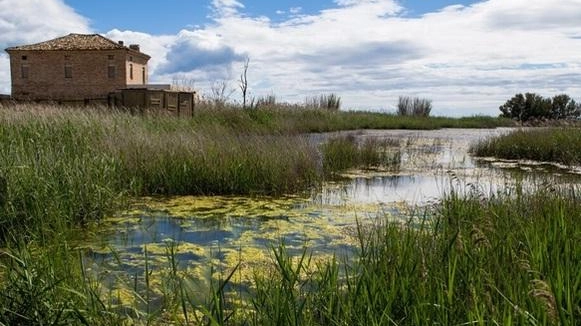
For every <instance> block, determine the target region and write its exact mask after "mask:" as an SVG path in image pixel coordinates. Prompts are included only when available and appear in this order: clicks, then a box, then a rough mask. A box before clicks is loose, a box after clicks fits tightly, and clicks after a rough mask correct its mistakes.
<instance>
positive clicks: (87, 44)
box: [6, 34, 145, 55]
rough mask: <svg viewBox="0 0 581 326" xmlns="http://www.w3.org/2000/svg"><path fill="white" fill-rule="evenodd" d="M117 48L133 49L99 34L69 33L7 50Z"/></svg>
mask: <svg viewBox="0 0 581 326" xmlns="http://www.w3.org/2000/svg"><path fill="white" fill-rule="evenodd" d="M116 49H127V50H130V51H133V50H131V49H129V48H128V47H125V46H123V45H121V44H119V43H117V42H114V41H112V40H110V39H108V38H106V37H103V36H101V35H99V34H69V35H67V36H63V37H58V38H55V39H53V40H49V41H45V42H40V43H35V44H29V45H21V46H14V47H10V48H8V49H6V51H11V50H14V51H16V50H29V51H57V50H116ZM134 52H136V51H134ZM142 54H143V53H142ZM144 55H145V54H144Z"/></svg>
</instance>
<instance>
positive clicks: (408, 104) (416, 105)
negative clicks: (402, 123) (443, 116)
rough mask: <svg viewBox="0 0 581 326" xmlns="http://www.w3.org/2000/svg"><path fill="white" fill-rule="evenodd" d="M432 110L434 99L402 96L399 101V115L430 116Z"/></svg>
mask: <svg viewBox="0 0 581 326" xmlns="http://www.w3.org/2000/svg"><path fill="white" fill-rule="evenodd" d="M431 111H432V100H429V99H426V98H419V97H411V96H400V97H399V100H398V103H397V114H398V115H399V116H414V117H428V116H430V112H431Z"/></svg>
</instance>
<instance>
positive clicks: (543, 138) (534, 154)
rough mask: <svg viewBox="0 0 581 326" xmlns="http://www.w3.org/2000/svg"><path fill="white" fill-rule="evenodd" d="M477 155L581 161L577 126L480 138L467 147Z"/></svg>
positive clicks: (570, 161)
mask: <svg viewBox="0 0 581 326" xmlns="http://www.w3.org/2000/svg"><path fill="white" fill-rule="evenodd" d="M470 151H471V152H472V153H473V154H475V155H477V156H495V157H498V158H503V159H516V160H520V159H526V160H536V161H545V162H557V163H563V164H568V165H578V164H581V129H579V128H540V129H523V130H518V131H514V132H512V133H510V134H506V135H502V136H498V137H495V138H491V139H488V140H484V141H481V142H480V143H478V144H476V145H474V146H473V147H472V148H471V150H470Z"/></svg>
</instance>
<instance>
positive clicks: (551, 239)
mask: <svg viewBox="0 0 581 326" xmlns="http://www.w3.org/2000/svg"><path fill="white" fill-rule="evenodd" d="M580 219H581V197H580V196H579V193H578V192H577V189H568V190H556V189H553V188H541V189H538V190H537V191H536V192H532V193H528V192H526V191H523V190H521V189H516V191H514V192H507V193H498V194H494V195H491V196H488V195H487V196H484V195H483V194H478V193H475V192H471V193H469V194H466V195H460V194H458V193H455V192H453V193H451V194H449V195H448V196H447V197H446V198H445V199H443V200H442V202H441V203H440V204H438V205H436V206H435V207H433V208H428V209H427V210H426V211H424V212H423V213H421V212H420V214H419V215H418V214H417V215H416V216H415V217H414V218H413V220H410V221H409V222H408V223H404V224H402V223H401V222H393V221H391V220H390V219H389V218H388V217H387V216H386V217H385V218H384V219H379V220H378V221H377V222H376V224H374V225H371V226H364V225H359V226H358V228H357V231H358V232H357V235H356V236H357V238H358V240H359V247H358V250H357V252H356V253H355V257H352V259H346V258H345V259H343V258H341V257H336V258H332V259H330V260H323V261H321V260H315V259H312V257H313V256H312V255H311V252H310V251H309V250H308V249H305V250H304V251H303V252H302V254H301V255H299V256H291V255H290V254H289V253H288V251H287V249H286V247H285V245H284V243H281V244H280V245H279V246H275V247H274V248H272V253H273V255H272V262H271V265H270V267H268V266H267V267H265V268H266V269H262V270H261V271H257V273H256V274H255V275H256V276H255V278H254V283H253V285H252V286H251V287H250V289H249V290H248V292H247V293H245V294H241V293H240V292H238V291H237V290H235V288H233V287H235V285H234V284H232V285H230V284H229V282H230V280H231V278H232V275H234V273H235V272H236V268H235V267H234V268H231V269H228V270H223V271H221V272H220V273H219V275H221V277H220V278H219V279H217V280H213V281H211V284H212V285H211V286H210V295H209V296H208V297H207V298H208V299H207V300H205V301H203V302H202V303H200V300H199V299H198V300H195V292H193V290H192V287H191V284H192V283H191V282H193V281H194V280H193V279H191V276H189V275H188V273H187V272H186V271H183V270H180V269H179V264H177V263H176V261H175V258H176V252H175V250H174V251H172V249H171V248H172V247H171V245H169V246H168V251H167V261H168V267H167V268H166V270H164V273H165V274H164V275H165V276H164V279H163V281H162V284H165V285H163V286H164V287H166V290H164V291H161V292H160V291H158V288H157V286H158V285H154V284H153V283H147V281H146V279H147V274H148V270H147V268H146V269H145V275H143V277H142V278H141V280H142V281H141V282H144V284H145V285H146V287H138V288H136V290H135V291H134V292H132V293H134V295H135V296H136V298H137V299H136V300H135V302H144V301H145V300H144V299H143V298H147V296H148V294H147V293H148V292H147V291H149V293H151V294H154V293H155V295H156V296H159V295H162V298H163V300H162V302H163V305H162V306H157V307H153V306H152V307H149V308H145V307H144V306H143V304H141V305H139V304H137V305H136V306H133V308H132V307H131V306H129V307H126V308H125V309H121V310H120V309H119V308H118V307H116V306H115V305H111V304H109V303H108V302H111V299H107V297H106V296H105V297H104V298H103V294H102V291H98V290H96V286H95V285H94V284H95V283H96V282H95V281H94V279H92V278H91V277H90V276H88V275H87V274H86V273H84V272H83V271H84V270H85V268H84V267H83V266H82V264H81V265H79V263H78V262H79V261H81V260H78V259H77V260H75V259H74V258H71V257H72V256H71V254H70V252H71V251H70V248H66V247H65V246H63V247H62V250H59V251H57V252H56V253H57V254H54V253H51V255H42V252H44V251H43V250H44V249H43V248H39V250H40V251H39V252H31V251H30V248H31V247H30V246H25V247H20V248H13V249H11V250H10V251H8V253H9V254H6V253H5V254H4V255H3V256H2V259H1V260H0V261H1V262H2V264H1V266H0V267H1V269H2V278H3V280H6V281H8V280H9V282H2V288H1V291H0V303H2V304H1V305H0V307H2V308H1V309H3V310H2V313H1V314H0V316H1V317H0V318H2V319H1V320H0V321H1V322H2V323H4V324H14V323H22V322H25V323H26V322H28V321H30V320H35V321H40V320H42V321H43V322H44V323H45V324H46V323H49V322H52V321H56V323H55V324H59V323H60V324H91V325H99V324H110V323H120V322H125V323H137V324H167V323H181V324H186V323H188V322H189V323H194V324H204V325H299V324H300V325H424V324H430V325H432V324H440V325H465V324H474V325H490V324H493V325H496V324H498V325H553V324H554V325H575V324H576V322H577V321H578V320H580V318H581V276H580V274H579V273H578V271H579V270H580V269H581V247H579V246H577V245H576V244H577V243H579V242H580V241H581V228H580V227H579V220H580ZM174 249H175V248H174ZM39 254H40V256H38V255H39ZM37 256H38V257H37ZM33 257H34V258H33ZM146 260H147V257H146ZM12 264H16V265H12ZM149 273H151V271H150V272H149ZM91 284H93V285H91ZM79 285H80V286H79ZM233 289H234V290H233ZM95 293H101V296H95ZM160 293H161V294H160ZM140 298H141V299H140ZM113 301H114V300H113ZM249 303H250V304H249ZM146 310H147V313H146V312H145V311H146Z"/></svg>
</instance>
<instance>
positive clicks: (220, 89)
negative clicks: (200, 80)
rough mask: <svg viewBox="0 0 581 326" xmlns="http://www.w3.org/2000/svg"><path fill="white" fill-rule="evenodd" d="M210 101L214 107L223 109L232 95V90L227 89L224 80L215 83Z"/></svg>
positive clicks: (211, 89) (211, 90) (226, 83)
mask: <svg viewBox="0 0 581 326" xmlns="http://www.w3.org/2000/svg"><path fill="white" fill-rule="evenodd" d="M210 92H211V95H210V96H211V100H212V102H213V103H214V106H216V107H224V106H225V105H226V102H227V101H228V99H229V98H230V96H231V95H232V93H234V89H231V88H229V87H228V82H227V81H226V80H220V81H215V82H214V83H213V84H212V86H211V88H210Z"/></svg>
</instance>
